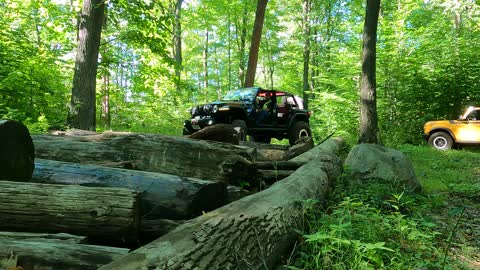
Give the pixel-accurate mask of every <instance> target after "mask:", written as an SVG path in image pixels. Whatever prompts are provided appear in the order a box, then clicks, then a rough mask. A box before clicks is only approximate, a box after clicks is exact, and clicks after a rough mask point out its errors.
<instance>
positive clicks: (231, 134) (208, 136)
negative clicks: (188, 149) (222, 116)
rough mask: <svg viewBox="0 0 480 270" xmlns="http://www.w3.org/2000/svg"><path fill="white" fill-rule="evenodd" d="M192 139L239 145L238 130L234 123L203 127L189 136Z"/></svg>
mask: <svg viewBox="0 0 480 270" xmlns="http://www.w3.org/2000/svg"><path fill="white" fill-rule="evenodd" d="M187 137H188V138H190V139H196V140H209V141H216V142H224V143H230V144H235V145H238V142H239V140H238V132H237V131H236V130H235V129H234V128H233V126H232V125H226V124H216V125H213V126H208V127H206V128H203V129H201V130H199V131H197V132H195V133H193V134H191V135H189V136H187Z"/></svg>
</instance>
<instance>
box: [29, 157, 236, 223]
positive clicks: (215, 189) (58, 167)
mask: <svg viewBox="0 0 480 270" xmlns="http://www.w3.org/2000/svg"><path fill="white" fill-rule="evenodd" d="M35 165H36V169H35V172H34V174H33V178H32V180H31V182H36V183H47V184H70V185H81V186H86V187H117V188H128V189H131V190H135V191H136V192H138V193H140V194H142V195H141V196H142V197H141V200H140V211H141V212H140V216H141V217H142V219H147V220H149V219H190V218H193V217H195V216H198V215H201V214H202V211H211V210H213V209H216V208H218V207H220V206H222V205H224V204H225V202H226V199H227V188H226V185H225V184H224V183H221V182H211V181H204V180H200V179H195V178H187V177H180V176H176V175H171V174H161V173H152V172H141V171H132V170H123V169H115V168H106V167H100V166H95V165H86V164H76V163H69V162H61V161H54V160H44V159H37V160H36V161H35Z"/></svg>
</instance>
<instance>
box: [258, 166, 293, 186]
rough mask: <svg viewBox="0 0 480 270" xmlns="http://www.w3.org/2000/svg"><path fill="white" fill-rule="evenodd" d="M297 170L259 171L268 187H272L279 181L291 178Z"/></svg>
mask: <svg viewBox="0 0 480 270" xmlns="http://www.w3.org/2000/svg"><path fill="white" fill-rule="evenodd" d="M293 172H295V170H280V169H273V170H259V171H258V173H259V177H260V179H262V180H263V181H265V183H266V184H267V185H271V184H273V183H275V182H277V181H279V180H282V179H284V178H286V177H288V176H290V175H291V174H292V173H293Z"/></svg>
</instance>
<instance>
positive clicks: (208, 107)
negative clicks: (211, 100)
mask: <svg viewBox="0 0 480 270" xmlns="http://www.w3.org/2000/svg"><path fill="white" fill-rule="evenodd" d="M210 108H211V106H210V104H207V105H204V106H203V111H204V112H205V113H210Z"/></svg>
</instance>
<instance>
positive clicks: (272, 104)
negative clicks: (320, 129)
mask: <svg viewBox="0 0 480 270" xmlns="http://www.w3.org/2000/svg"><path fill="white" fill-rule="evenodd" d="M190 113H191V115H192V118H191V119H188V120H185V122H184V123H183V135H189V134H192V133H194V132H196V131H198V130H200V129H202V128H204V127H207V126H210V125H215V124H218V123H223V124H231V125H232V126H234V127H235V128H236V129H237V131H238V133H239V137H240V140H245V139H246V136H247V135H249V136H250V140H251V141H256V142H264V143H270V140H271V138H276V139H278V140H282V139H284V138H288V140H289V143H290V145H293V144H294V143H295V142H296V141H297V140H298V139H299V138H301V137H309V136H311V131H310V125H309V118H310V112H309V111H307V110H305V109H304V108H303V100H302V99H301V98H300V97H298V96H294V95H292V94H290V93H287V92H283V91H275V90H265V89H262V88H258V87H251V88H243V89H237V90H231V91H229V92H228V93H227V94H226V95H225V96H224V97H223V98H222V99H221V100H220V101H214V102H212V103H209V104H205V105H198V106H195V107H193V108H191V109H190Z"/></svg>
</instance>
